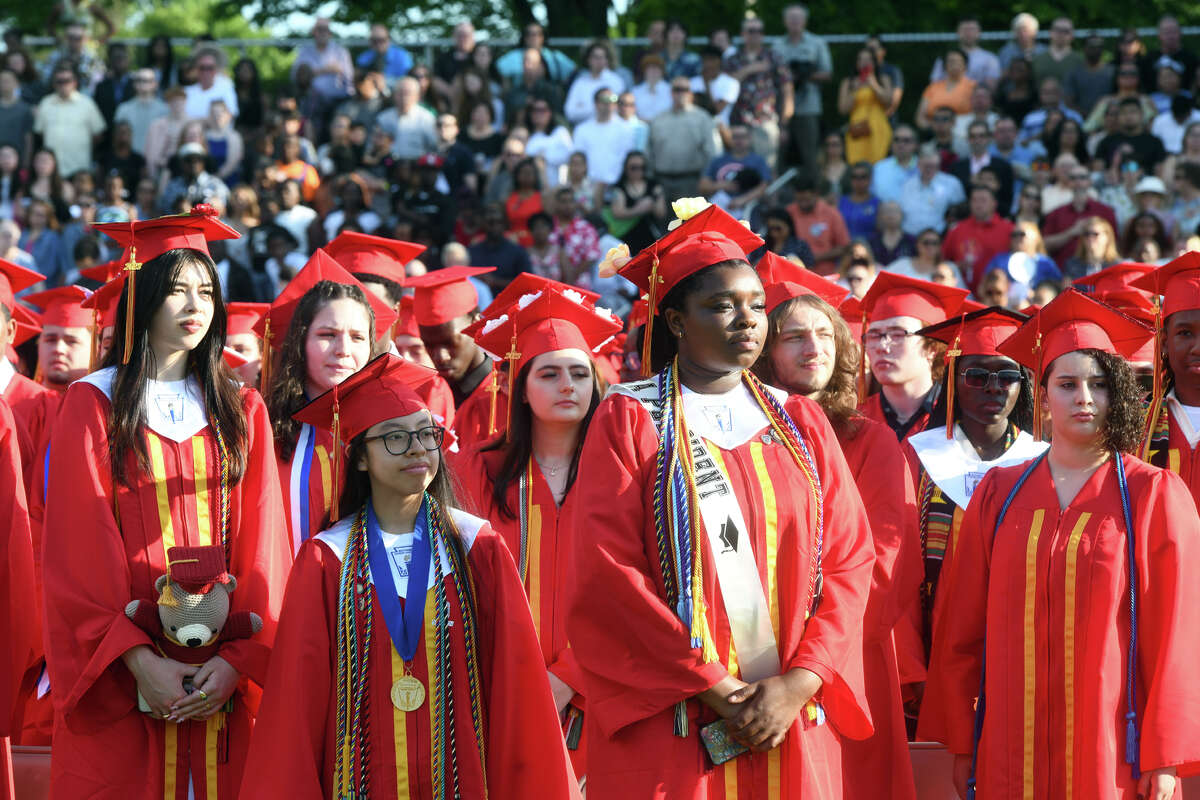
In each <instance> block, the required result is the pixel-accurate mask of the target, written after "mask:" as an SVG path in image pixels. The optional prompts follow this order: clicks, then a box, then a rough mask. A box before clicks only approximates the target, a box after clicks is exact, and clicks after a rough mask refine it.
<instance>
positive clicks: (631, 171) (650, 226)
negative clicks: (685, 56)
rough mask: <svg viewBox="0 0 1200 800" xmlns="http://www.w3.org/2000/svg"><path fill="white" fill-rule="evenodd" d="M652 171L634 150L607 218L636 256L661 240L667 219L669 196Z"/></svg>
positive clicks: (612, 232)
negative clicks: (660, 236)
mask: <svg viewBox="0 0 1200 800" xmlns="http://www.w3.org/2000/svg"><path fill="white" fill-rule="evenodd" d="M678 80H681V81H682V80H684V79H683V78H679V79H678ZM648 169H649V166H648V162H647V159H646V156H645V155H644V154H643V153H641V152H639V151H637V150H634V151H632V152H631V153H629V155H627V156H626V157H625V163H624V164H623V165H622V166H621V177H620V178H619V179H618V180H617V182H616V183H614V184H613V187H612V189H613V193H612V206H611V208H610V209H609V210H608V211H607V212H606V213H605V215H604V221H605V222H606V223H607V225H608V231H609V233H611V234H612V235H613V236H616V237H617V238H619V239H621V240H622V241H624V242H625V243H626V244H627V245H629V249H630V251H631V252H634V253H636V252H638V251H639V250H641V249H643V248H645V247H647V246H649V245H650V244H652V243H653V242H654V240H655V239H657V238H658V237H659V235H660V233H661V232H662V231H661V229H660V228H659V225H658V221H659V220H661V219H663V218H664V217H666V216H667V199H668V198H667V195H666V193H665V192H664V190H663V187H662V185H661V184H659V183H658V182H656V181H655V180H653V179H652V178H650V177H649V176H648V175H647V172H648ZM672 199H674V198H672Z"/></svg>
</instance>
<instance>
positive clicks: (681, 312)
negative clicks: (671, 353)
mask: <svg viewBox="0 0 1200 800" xmlns="http://www.w3.org/2000/svg"><path fill="white" fill-rule="evenodd" d="M697 277H698V281H697V284H696V286H695V287H694V288H693V289H692V291H690V292H688V293H687V294H686V296H685V298H684V307H683V308H682V309H675V308H664V309H663V318H664V319H665V321H666V323H667V328H668V329H669V331H670V335H671V336H672V338H674V339H675V341H676V344H677V346H678V358H679V361H678V363H679V378H680V382H681V383H683V385H684V386H686V387H687V388H689V389H691V390H692V391H694V392H698V393H701V394H717V393H721V392H728V391H730V390H732V389H735V388H737V386H738V385H739V384H740V383H741V381H742V372H743V371H744V370H747V369H749V368H750V367H751V366H753V365H754V362H755V361H757V360H758V357H759V355H760V354H761V353H762V349H763V346H764V344H765V343H766V338H767V311H766V294H765V293H764V292H763V286H762V282H761V281H760V280H759V278H758V274H757V273H756V272H755V271H754V268H753V267H751V266H750V265H749V264H748V263H746V262H745V261H729V262H725V263H723V264H717V265H714V266H712V267H709V268H708V269H706V270H704V271H703V272H702V273H701V274H700V275H698V276H697ZM820 688H821V679H820V677H818V676H817V674H816V673H814V672H812V671H810V670H807V669H804V668H803V667H797V668H795V669H792V670H789V671H788V672H786V673H784V674H783V675H774V676H771V677H768V678H763V679H762V680H760V681H756V682H754V683H749V684H748V683H745V682H744V681H741V680H738V679H737V678H735V677H733V676H732V675H726V676H725V677H724V678H722V679H721V680H720V681H718V682H717V684H716V685H714V686H713V687H712V688H710V689H708V690H707V691H705V692H703V693H701V694H700V695H699V696H698V697H699V699H700V700H701V701H703V702H704V703H705V704H706V705H708V706H709V707H710V708H711V709H713V711H715V712H717V713H718V714H720V715H721V717H722V718H724V719H726V720H728V721H729V731H730V733H731V734H732V735H733V737H734V738H735V739H737V740H738V741H739V742H741V743H742V744H744V745H746V746H747V747H750V748H752V749H754V750H755V751H758V752H766V751H767V750H771V749H772V748H775V747H778V746H779V745H781V744H783V740H784V738H785V737H786V736H787V732H788V730H789V729H790V728H791V726H792V724H793V723H794V722H795V721H796V718H797V717H798V716H799V715H800V711H801V709H802V708H804V704H805V703H807V702H808V701H809V700H810V699H811V698H812V697H813V695H815V694H816V693H817V692H818V691H819V690H820Z"/></svg>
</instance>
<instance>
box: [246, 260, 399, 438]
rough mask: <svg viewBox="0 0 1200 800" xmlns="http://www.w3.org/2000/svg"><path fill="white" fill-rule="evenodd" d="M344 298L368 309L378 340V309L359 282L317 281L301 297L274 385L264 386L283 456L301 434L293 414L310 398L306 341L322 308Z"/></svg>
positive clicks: (284, 342) (284, 344) (269, 411)
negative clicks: (376, 324) (375, 308)
mask: <svg viewBox="0 0 1200 800" xmlns="http://www.w3.org/2000/svg"><path fill="white" fill-rule="evenodd" d="M342 299H349V300H356V301H358V302H359V303H361V304H362V306H363V308H365V309H366V310H367V318H368V319H369V320H370V321H371V325H370V337H371V342H372V343H373V342H374V341H375V312H374V311H373V310H372V308H371V304H370V303H369V302H368V301H367V296H366V295H365V294H363V290H362V289H360V288H358V287H357V286H350V285H348V284H344V283H334V282H333V281H318V282H317V283H316V284H315V285H314V286H313V287H312V288H311V289H309V290H308V291H307V292H305V293H304V296H303V297H301V298H300V302H299V303H297V304H296V312H295V313H294V314H292V321H291V323H290V324H289V325H288V329H287V334H286V335H285V336H284V337H283V344H282V345H281V347H280V352H279V367H278V369H277V370H276V371H275V372H274V373H273V374H272V376H271V385H270V386H267V387H264V389H265V390H266V392H267V412H268V413H269V414H270V416H271V429H272V431H273V432H274V434H275V442H276V444H277V445H278V446H279V454H280V456H281V457H282V458H291V457H292V453H293V452H295V450H296V440H297V439H298V438H299V437H300V423H299V422H297V421H296V420H294V419H292V414H295V413H296V412H297V411H299V410H300V409H301V408H303V407H304V405H305V404H306V403H307V402H308V401H309V399H310V398H309V397H308V396H307V395H306V394H305V393H304V390H305V387H306V386H307V384H308V358H307V356H306V355H305V349H304V345H305V342H307V341H308V331H309V328H311V327H312V321H313V319H314V318H315V317H316V316H317V313H318V312H319V311H320V310H321V309H322V308H324V307H325V306H327V305H328V304H330V303H332V302H333V301H334V300H342Z"/></svg>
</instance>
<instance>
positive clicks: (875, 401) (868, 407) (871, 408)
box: [858, 392, 930, 437]
mask: <svg viewBox="0 0 1200 800" xmlns="http://www.w3.org/2000/svg"><path fill="white" fill-rule="evenodd" d="M882 397H883V392H876V393H875V394H873V395H871V396H870V397H868V398H867V399H866V400H864V401H863V402H862V404H861V405H859V407H858V410H859V412H861V413H862V415H863V416H864V417H866V418H867V419H869V420H873V421H874V422H878V423H879V424H880V425H883V426H884V427H885V428H887V429H888V430H891V427H890V426H888V424H887V417H885V416H884V414H883V405H882V404H881V403H880V399H881V398H882ZM929 417H930V414H929V412H928V411H925V410H919V411H917V417H916V419H915V420H914V421H913V423H912V425H910V426H909V427H908V432H907V433H906V434H905V436H906V437H907V436H911V435H912V434H914V433H920V432H921V431H923V430H925V429H926V428H928V427H929ZM895 435H896V434H895V432H894V431H893V432H892V436H895Z"/></svg>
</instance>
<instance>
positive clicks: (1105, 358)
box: [1042, 348, 1145, 453]
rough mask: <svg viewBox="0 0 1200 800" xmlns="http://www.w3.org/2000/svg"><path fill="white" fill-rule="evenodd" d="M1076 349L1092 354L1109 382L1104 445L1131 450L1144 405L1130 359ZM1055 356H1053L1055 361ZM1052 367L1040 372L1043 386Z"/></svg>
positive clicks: (1139, 431)
mask: <svg viewBox="0 0 1200 800" xmlns="http://www.w3.org/2000/svg"><path fill="white" fill-rule="evenodd" d="M1076 352H1080V353H1084V354H1085V355H1088V356H1091V357H1092V358H1093V359H1094V360H1095V362H1096V365H1097V366H1098V367H1100V371H1101V372H1102V373H1104V380H1105V382H1106V383H1107V384H1108V414H1107V416H1106V417H1105V418H1104V429H1103V431H1102V435H1103V436H1104V446H1105V448H1107V449H1109V450H1115V451H1116V452H1118V453H1133V452H1134V451H1135V450H1136V449H1137V447H1138V445H1139V444H1141V441H1142V425H1143V422H1144V416H1145V408H1143V405H1142V388H1141V385H1140V384H1139V383H1138V380H1137V376H1136V375H1134V373H1133V368H1132V367H1130V366H1129V362H1127V361H1126V360H1125V359H1123V358H1121V357H1120V356H1117V355H1113V354H1112V353H1106V352H1104V351H1103V350H1094V349H1090V348H1089V349H1083V350H1079V351H1076ZM1057 360H1058V359H1055V361H1057ZM1053 371H1054V362H1053V361H1052V362H1050V365H1049V366H1047V367H1046V369H1045V371H1044V372H1043V373H1042V388H1043V389H1045V388H1046V381H1047V379H1048V378H1049V377H1050V374H1051V373H1052V372H1053Z"/></svg>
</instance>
